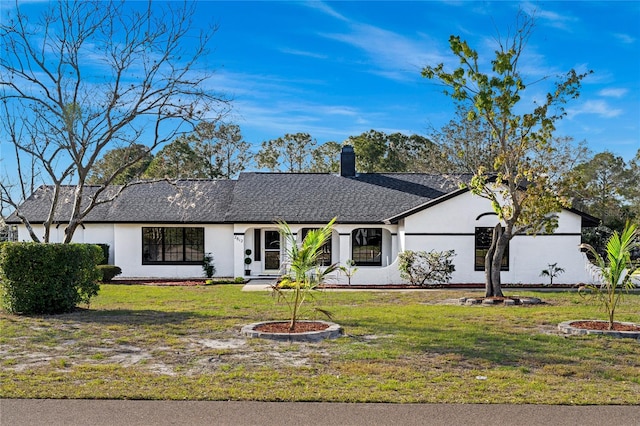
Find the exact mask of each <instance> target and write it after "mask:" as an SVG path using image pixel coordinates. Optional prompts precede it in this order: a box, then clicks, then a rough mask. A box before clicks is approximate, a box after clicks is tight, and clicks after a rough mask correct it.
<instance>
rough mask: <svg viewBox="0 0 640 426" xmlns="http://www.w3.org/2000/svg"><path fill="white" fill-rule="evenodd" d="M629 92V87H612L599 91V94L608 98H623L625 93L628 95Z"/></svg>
mask: <svg viewBox="0 0 640 426" xmlns="http://www.w3.org/2000/svg"><path fill="white" fill-rule="evenodd" d="M628 92H629V90H628V89H618V88H611V89H602V90H601V91H599V92H598V95H600V96H604V97H607V98H621V97H623V96H624V95H626V94H627V93H628Z"/></svg>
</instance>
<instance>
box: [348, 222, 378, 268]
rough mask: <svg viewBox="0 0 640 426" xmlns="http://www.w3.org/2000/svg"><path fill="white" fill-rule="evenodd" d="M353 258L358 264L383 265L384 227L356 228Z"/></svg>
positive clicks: (352, 234) (353, 240)
mask: <svg viewBox="0 0 640 426" xmlns="http://www.w3.org/2000/svg"><path fill="white" fill-rule="evenodd" d="M351 259H352V260H353V261H354V262H356V265H358V266H382V228H358V229H354V230H353V232H352V233H351Z"/></svg>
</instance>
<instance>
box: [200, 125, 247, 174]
mask: <svg viewBox="0 0 640 426" xmlns="http://www.w3.org/2000/svg"><path fill="white" fill-rule="evenodd" d="M192 136H193V138H194V140H195V145H194V151H195V152H196V153H197V154H198V155H200V156H201V157H203V158H205V159H206V160H207V162H208V163H209V164H210V165H211V166H210V169H211V172H210V175H212V176H211V177H217V176H220V177H223V178H225V179H231V178H233V177H236V176H237V175H238V173H240V172H242V171H244V170H245V169H246V168H247V166H248V165H249V162H250V160H251V152H250V148H251V146H250V145H249V143H248V142H246V141H245V140H244V139H243V137H242V132H241V131H240V127H239V126H237V125H235V124H216V123H212V122H206V121H205V122H201V123H199V124H198V126H196V129H195V131H194V133H193V135H192ZM214 175H215V176H214Z"/></svg>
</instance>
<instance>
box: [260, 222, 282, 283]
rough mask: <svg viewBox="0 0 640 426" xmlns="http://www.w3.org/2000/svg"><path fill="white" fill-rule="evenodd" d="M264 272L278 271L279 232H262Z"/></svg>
mask: <svg viewBox="0 0 640 426" xmlns="http://www.w3.org/2000/svg"><path fill="white" fill-rule="evenodd" d="M264 271H265V272H271V273H277V272H278V271H280V232H279V231H271V230H265V231H264Z"/></svg>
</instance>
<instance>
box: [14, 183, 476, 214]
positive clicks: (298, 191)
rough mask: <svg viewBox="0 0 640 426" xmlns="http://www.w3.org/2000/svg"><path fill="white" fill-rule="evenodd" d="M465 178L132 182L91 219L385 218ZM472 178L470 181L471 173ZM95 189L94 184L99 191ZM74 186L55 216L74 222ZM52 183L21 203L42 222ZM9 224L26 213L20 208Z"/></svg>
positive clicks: (443, 193)
mask: <svg viewBox="0 0 640 426" xmlns="http://www.w3.org/2000/svg"><path fill="white" fill-rule="evenodd" d="M461 178H463V179H464V178H465V177H464V176H443V175H429V174H414V173H370V174H360V175H357V176H355V177H342V176H339V175H333V174H314V173H242V174H241V175H240V177H239V178H238V180H187V181H179V182H178V183H176V184H170V183H168V182H153V183H143V184H138V185H134V186H131V187H128V188H126V189H125V190H124V191H123V193H122V194H121V195H120V196H119V197H118V198H117V199H116V200H115V201H113V202H110V203H107V204H104V205H101V206H98V207H97V208H95V209H94V210H93V211H92V212H91V213H90V214H89V215H88V216H87V218H86V219H85V220H84V222H87V223H89V222H120V223H134V222H152V223H248V222H258V223H272V222H274V221H276V220H284V221H286V222H289V223H324V222H328V221H329V220H330V219H331V218H333V217H334V216H337V217H338V222H341V223H382V222H383V221H384V220H385V219H388V218H391V217H394V216H399V215H402V214H403V213H405V212H407V211H409V210H411V209H415V208H417V207H419V206H421V205H424V204H425V203H428V202H430V201H433V200H435V199H438V198H441V197H444V196H446V195H447V194H451V193H452V192H454V191H456V190H457V189H458V185H457V182H459V181H460V179H461ZM465 180H466V179H465ZM95 190H96V187H87V191H86V192H87V193H94V192H95ZM72 191H73V187H65V188H64V191H63V192H64V194H63V196H62V197H61V204H60V206H61V207H60V209H59V214H58V215H56V221H62V222H66V221H68V220H69V213H70V209H71V205H70V203H71V202H72V200H73V197H71V196H70V195H72ZM50 197H51V188H50V187H46V186H43V187H40V188H39V189H38V190H37V191H36V192H34V194H33V195H32V196H31V197H29V198H28V199H27V200H26V201H25V202H24V204H23V205H22V207H21V211H23V212H25V214H26V216H27V217H28V218H29V220H30V221H31V222H32V223H39V222H43V221H44V220H45V218H46V215H47V212H48V208H49V205H50V199H51V198H50ZM8 222H9V223H17V222H19V219H17V217H16V216H15V214H13V215H12V216H11V217H10V218H9V220H8Z"/></svg>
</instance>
